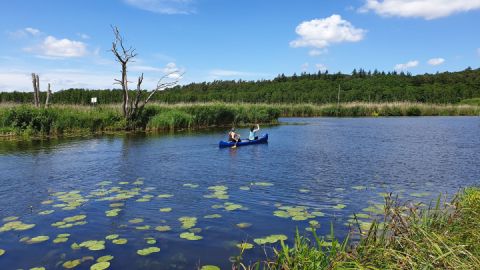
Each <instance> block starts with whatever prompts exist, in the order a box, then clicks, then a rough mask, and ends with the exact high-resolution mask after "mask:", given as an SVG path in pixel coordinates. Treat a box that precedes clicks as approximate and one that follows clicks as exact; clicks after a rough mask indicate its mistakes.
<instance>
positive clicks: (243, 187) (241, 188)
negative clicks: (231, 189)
mask: <svg viewBox="0 0 480 270" xmlns="http://www.w3.org/2000/svg"><path fill="white" fill-rule="evenodd" d="M240 190H245V191H248V190H250V187H248V186H241V187H240Z"/></svg>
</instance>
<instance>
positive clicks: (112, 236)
mask: <svg viewBox="0 0 480 270" xmlns="http://www.w3.org/2000/svg"><path fill="white" fill-rule="evenodd" d="M118 237H119V235H118V234H110V235H107V236H105V239H107V240H113V239H117V238H118Z"/></svg>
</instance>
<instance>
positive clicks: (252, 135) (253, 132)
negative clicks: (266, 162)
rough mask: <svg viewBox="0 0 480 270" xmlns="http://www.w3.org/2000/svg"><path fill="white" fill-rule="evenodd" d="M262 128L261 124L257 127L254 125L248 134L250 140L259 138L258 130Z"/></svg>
mask: <svg viewBox="0 0 480 270" xmlns="http://www.w3.org/2000/svg"><path fill="white" fill-rule="evenodd" d="M259 130H260V125H259V124H257V128H255V126H252V127H251V128H250V133H249V134H248V139H249V140H250V141H253V140H258V136H257V132H258V131H259Z"/></svg>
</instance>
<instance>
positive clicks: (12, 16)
mask: <svg viewBox="0 0 480 270" xmlns="http://www.w3.org/2000/svg"><path fill="white" fill-rule="evenodd" d="M0 13H1V16H0V39H1V42H0V91H12V90H27V91H31V88H32V87H31V81H30V75H29V74H30V73H31V72H36V73H39V74H40V79H41V83H42V88H45V84H46V83H48V82H50V83H52V85H53V90H54V91H56V90H60V89H64V88H70V87H86V88H94V89H95V88H112V87H114V85H113V82H114V79H115V78H118V77H119V75H120V74H119V66H118V64H116V63H115V61H114V58H113V55H112V53H111V52H109V49H110V46H111V42H112V40H113V34H112V30H111V28H110V25H116V26H118V27H119V29H120V31H121V32H122V34H123V35H124V36H125V38H126V42H127V44H130V45H132V46H133V47H135V48H136V49H137V52H138V57H137V58H136V62H135V63H132V64H131V65H130V67H129V71H130V73H129V76H130V78H131V80H132V81H134V80H135V77H136V76H138V75H139V74H140V73H142V72H143V73H145V83H144V86H145V87H146V88H153V87H154V85H156V81H157V80H158V79H159V78H160V77H161V76H162V75H163V74H165V72H171V71H178V72H179V73H184V75H183V78H182V79H181V81H180V82H181V83H182V84H185V83H190V82H201V81H212V80H216V79H228V80H230V79H240V78H241V79H244V80H253V79H255V80H256V79H262V78H264V79H270V78H273V77H275V76H276V75H277V74H279V73H285V74H293V73H294V72H296V73H301V72H303V71H306V72H317V71H318V70H325V69H328V70H329V72H337V71H340V72H345V73H350V72H351V71H352V70H353V69H354V68H357V69H358V68H364V69H371V70H373V69H378V70H385V71H392V70H399V71H400V70H403V71H408V72H411V73H413V74H418V73H425V72H429V73H431V72H436V71H457V70H462V69H465V68H466V67H467V66H471V67H474V68H477V67H479V66H480V65H479V63H480V27H479V26H480V0H456V1H451V0H354V1H346V0H297V1H278V0H263V1H258V0H257V1H253V0H243V1H225V0H223V1H222V0H103V1H98V0H83V1H64V0H45V1H34V0H29V1H27V0H16V1H2V2H1V3H0Z"/></svg>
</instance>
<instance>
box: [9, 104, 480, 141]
mask: <svg viewBox="0 0 480 270" xmlns="http://www.w3.org/2000/svg"><path fill="white" fill-rule="evenodd" d="M467 115H469V116H477V115H480V106H477V105H468V104H458V105H439V104H422V103H408V102H399V103H357V102H355V103H341V104H339V105H337V104H324V105H314V104H249V103H180V104H173V105H172V104H151V105H149V106H147V107H146V108H145V110H144V111H143V113H142V114H141V116H140V117H139V119H138V121H137V123H136V127H137V128H136V130H141V131H173V130H181V129H189V130H195V129H203V128H210V127H230V126H248V125H250V124H253V123H259V124H275V123H277V121H278V118H279V117H378V116H467ZM124 131H127V123H126V121H125V119H124V118H123V117H122V115H121V111H120V106H119V105H104V106H97V107H91V106H78V105H53V106H52V107H50V108H48V109H43V108H34V107H33V106H30V105H16V104H10V103H9V104H2V105H1V106H0V137H2V138H12V137H13V138H14V137H25V138H31V137H45V136H47V137H48V136H75V135H85V134H102V133H105V132H124Z"/></svg>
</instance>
